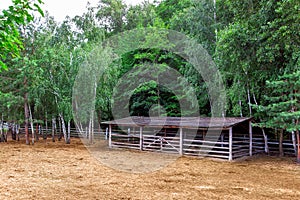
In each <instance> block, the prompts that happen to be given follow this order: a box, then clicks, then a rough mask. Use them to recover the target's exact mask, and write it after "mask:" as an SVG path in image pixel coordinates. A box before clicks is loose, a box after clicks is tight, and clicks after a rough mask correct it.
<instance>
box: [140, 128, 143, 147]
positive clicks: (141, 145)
mask: <svg viewBox="0 0 300 200" xmlns="http://www.w3.org/2000/svg"><path fill="white" fill-rule="evenodd" d="M140 150H141V151H142V150H143V127H142V126H140Z"/></svg>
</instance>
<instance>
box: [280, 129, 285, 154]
mask: <svg viewBox="0 0 300 200" xmlns="http://www.w3.org/2000/svg"><path fill="white" fill-rule="evenodd" d="M283 155H284V153H283V129H280V131H279V156H283Z"/></svg>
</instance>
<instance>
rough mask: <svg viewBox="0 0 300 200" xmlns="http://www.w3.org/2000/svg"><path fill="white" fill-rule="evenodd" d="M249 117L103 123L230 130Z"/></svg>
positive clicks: (131, 120)
mask: <svg viewBox="0 0 300 200" xmlns="http://www.w3.org/2000/svg"><path fill="white" fill-rule="evenodd" d="M251 120H252V118H249V117H215V118H211V117H138V116H132V117H126V118H122V119H117V120H112V121H106V122H102V124H110V125H119V126H148V127H162V126H163V127H168V128H179V127H182V128H230V127H233V126H235V125H237V124H240V123H243V122H246V121H251Z"/></svg>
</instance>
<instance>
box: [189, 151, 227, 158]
mask: <svg viewBox="0 0 300 200" xmlns="http://www.w3.org/2000/svg"><path fill="white" fill-rule="evenodd" d="M184 154H185V155H191V156H198V157H212V158H225V159H228V158H229V156H225V155H215V154H206V155H205V156H201V155H199V154H194V153H186V152H185V153H184Z"/></svg>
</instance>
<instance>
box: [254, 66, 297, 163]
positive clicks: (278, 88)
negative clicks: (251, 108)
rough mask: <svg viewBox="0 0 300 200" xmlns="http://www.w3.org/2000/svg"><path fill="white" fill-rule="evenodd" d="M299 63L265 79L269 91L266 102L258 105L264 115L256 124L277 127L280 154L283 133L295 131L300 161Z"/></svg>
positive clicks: (281, 151) (281, 153)
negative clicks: (286, 70) (267, 79)
mask: <svg viewBox="0 0 300 200" xmlns="http://www.w3.org/2000/svg"><path fill="white" fill-rule="evenodd" d="M299 67H300V65H298V66H296V69H295V70H294V71H292V72H290V73H289V72H287V73H284V74H283V75H282V76H279V77H278V78H277V79H275V80H273V81H267V87H268V90H269V91H270V93H269V94H268V95H266V96H265V99H266V104H265V105H260V106H258V110H259V111H260V112H261V113H262V114H264V115H265V117H264V119H265V120H264V121H262V122H261V123H259V124H258V125H259V126H261V127H266V128H273V129H278V130H279V132H280V146H279V149H280V155H281V156H282V155H283V148H282V141H283V133H284V131H287V132H289V133H291V132H296V135H297V143H298V150H296V152H298V154H297V155H298V156H297V158H298V159H297V160H298V162H300V151H299V144H300V143H299V142H300V141H299V129H300V123H299V122H300V121H299V120H300V79H299V77H300V70H299Z"/></svg>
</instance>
